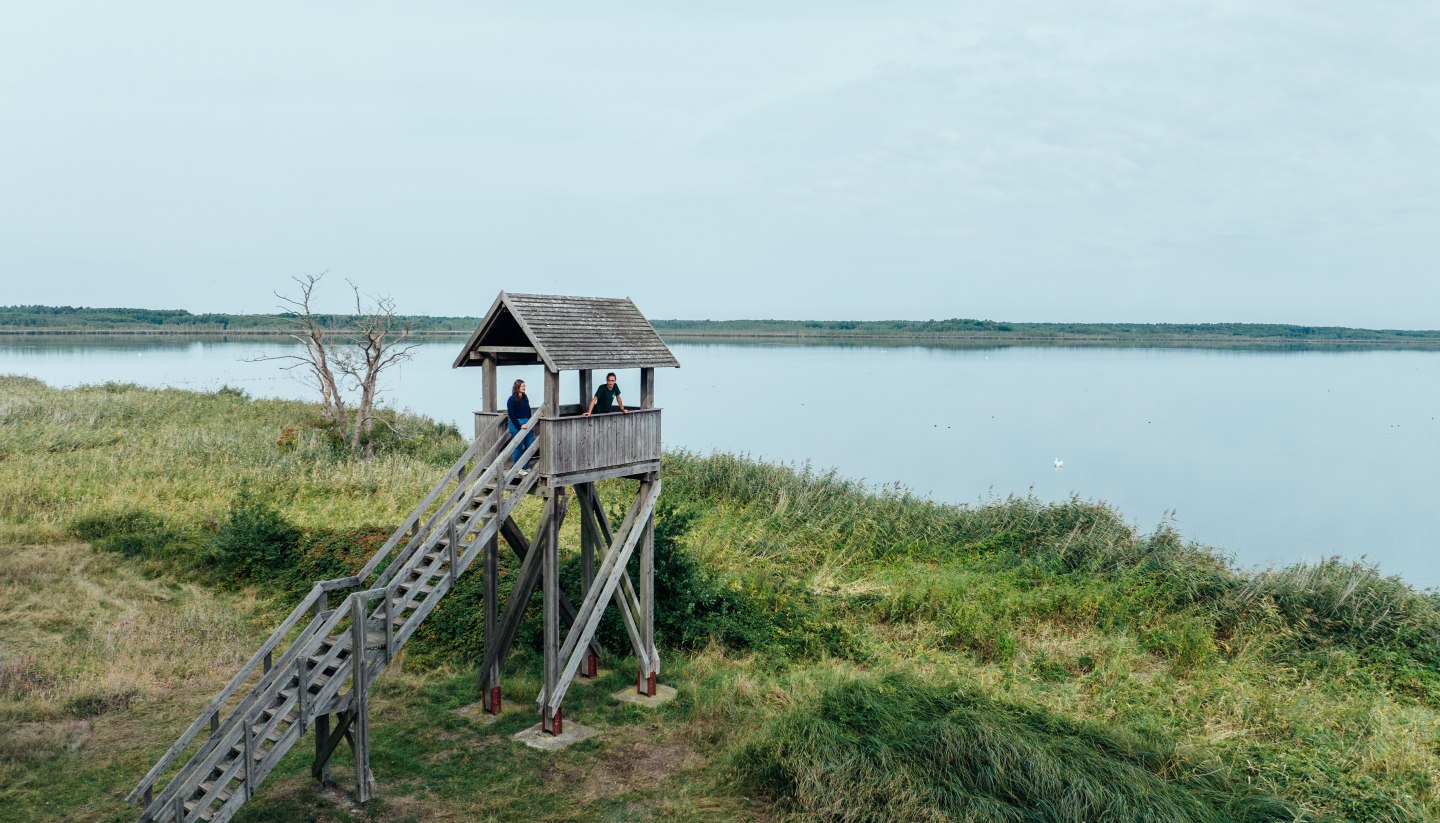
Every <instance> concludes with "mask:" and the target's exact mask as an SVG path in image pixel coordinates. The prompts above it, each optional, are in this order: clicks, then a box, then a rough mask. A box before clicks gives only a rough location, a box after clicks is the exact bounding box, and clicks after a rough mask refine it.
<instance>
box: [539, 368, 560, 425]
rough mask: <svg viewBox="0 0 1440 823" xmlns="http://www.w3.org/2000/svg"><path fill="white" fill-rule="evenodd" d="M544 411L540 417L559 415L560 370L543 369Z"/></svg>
mask: <svg viewBox="0 0 1440 823" xmlns="http://www.w3.org/2000/svg"><path fill="white" fill-rule="evenodd" d="M544 408H545V413H544V414H542V415H541V417H549V418H552V419H553V418H556V417H559V416H560V372H558V371H551V370H549V369H546V370H545V406H544Z"/></svg>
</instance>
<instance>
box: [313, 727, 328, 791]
mask: <svg viewBox="0 0 1440 823" xmlns="http://www.w3.org/2000/svg"><path fill="white" fill-rule="evenodd" d="M332 748H333V747H332V746H331V745H330V715H328V714H322V715H317V716H316V717H315V762H314V763H312V764H310V774H311V775H312V776H313V777H314V778H315V779H316V780H318V781H320V785H321V786H322V787H323V786H328V785H330V753H329V752H330V750H331V749H332Z"/></svg>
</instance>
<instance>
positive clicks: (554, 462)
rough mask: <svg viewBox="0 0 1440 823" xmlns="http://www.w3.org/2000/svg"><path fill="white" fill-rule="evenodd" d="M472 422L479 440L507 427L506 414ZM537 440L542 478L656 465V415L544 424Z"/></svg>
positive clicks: (636, 412) (479, 415)
mask: <svg viewBox="0 0 1440 823" xmlns="http://www.w3.org/2000/svg"><path fill="white" fill-rule="evenodd" d="M564 408H566V407H562V410H563V409H564ZM570 408H578V407H570ZM537 413H538V412H537ZM475 421H476V433H477V435H478V434H479V433H480V432H481V431H484V430H487V429H488V428H489V427H492V426H497V425H498V426H503V425H505V423H504V421H505V414H504V413H503V412H476V413H475ZM535 436H536V439H538V440H539V441H540V462H539V465H538V468H539V470H540V473H541V474H545V475H569V474H576V473H580V472H587V471H595V470H604V469H611V468H617V467H624V466H633V465H637V464H644V463H650V462H654V461H657V460H659V459H660V409H633V410H631V411H630V412H629V413H628V414H622V413H619V412H614V413H611V414H596V415H592V416H590V417H583V416H580V415H568V416H567V415H562V416H560V417H557V418H542V419H541V421H540V426H539V427H538V428H537V429H536V430H535Z"/></svg>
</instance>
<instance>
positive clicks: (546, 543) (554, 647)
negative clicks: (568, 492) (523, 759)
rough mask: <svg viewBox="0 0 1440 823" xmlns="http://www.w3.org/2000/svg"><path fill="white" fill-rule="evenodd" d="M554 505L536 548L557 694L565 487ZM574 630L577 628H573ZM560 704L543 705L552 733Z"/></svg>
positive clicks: (549, 685)
mask: <svg viewBox="0 0 1440 823" xmlns="http://www.w3.org/2000/svg"><path fill="white" fill-rule="evenodd" d="M554 494H555V497H556V503H555V505H553V506H551V507H550V509H551V512H552V513H553V514H552V516H553V518H554V521H553V522H552V523H551V525H550V529H549V531H548V532H547V533H546V535H545V539H544V540H542V541H540V543H539V546H538V547H537V548H538V549H539V550H540V552H541V553H542V554H543V555H544V556H543V557H542V558H541V568H542V573H541V587H542V589H543V592H542V598H543V599H542V603H541V605H542V607H543V609H542V610H543V616H542V619H543V621H544V629H545V640H544V655H545V693H546V694H555V693H556V688H555V687H556V684H558V683H559V682H560V523H561V521H562V519H563V518H564V517H565V487H564V486H560V487H558V488H556V489H555V490H554ZM571 631H574V628H573V627H572V628H571ZM559 715H560V704H559V702H558V701H553V700H552V701H550V704H549V705H548V706H541V708H540V727H541V729H543V730H544V731H547V732H549V733H550V734H559V733H560V731H561V729H560V723H559V722H558V719H559V717H558V716H559Z"/></svg>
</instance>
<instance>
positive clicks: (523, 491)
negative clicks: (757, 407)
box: [128, 292, 680, 823]
mask: <svg viewBox="0 0 1440 823" xmlns="http://www.w3.org/2000/svg"><path fill="white" fill-rule="evenodd" d="M515 365H528V366H536V365H543V366H544V367H545V385H544V395H543V398H544V399H543V402H542V403H541V404H540V405H539V406H538V408H535V409H534V410H533V411H534V413H533V414H532V416H531V417H530V419H529V422H527V423H526V424H525V426H524V427H523V428H521V429H520V430H519V431H517V432H514V433H512V432H511V431H510V430H509V426H508V423H507V417H506V415H505V414H504V413H502V412H500V411H499V408H500V399H501V398H500V395H499V391H498V383H497V380H498V376H497V369H498V367H500V366H515ZM679 365H680V364H679V363H678V362H677V361H676V360H675V356H674V355H673V354H671V353H670V349H669V348H667V347H666V346H665V343H664V342H663V341H662V340H661V339H660V336H659V335H658V334H656V333H655V329H654V328H652V327H651V326H650V323H649V322H648V321H646V320H645V318H644V317H643V316H642V315H641V314H640V312H639V310H638V309H636V308H635V304H634V303H631V302H630V301H629V300H628V299H625V300H617V299H607V298H584V297H556V296H543V295H527V294H506V293H504V292H502V293H501V294H500V296H499V297H498V298H496V300H495V303H494V305H492V306H491V307H490V311H489V312H488V313H487V314H486V315H485V320H484V322H482V323H481V324H480V327H479V328H478V329H476V330H475V333H474V334H472V335H471V336H470V339H469V340H468V341H466V343H465V348H464V349H463V350H462V351H461V352H460V355H459V357H458V358H457V359H456V360H455V366H457V367H461V366H478V367H480V368H481V370H482V375H483V388H482V393H481V408H480V410H479V411H477V412H476V413H475V439H474V441H473V442H471V444H470V446H469V448H467V449H466V450H465V452H464V453H463V454H462V455H460V458H459V459H458V460H456V461H455V464H454V465H452V466H451V467H450V468H449V469H446V471H445V473H444V474H443V475H441V476H440V478H439V480H438V481H437V483H436V484H435V487H434V488H433V489H431V490H430V493H429V494H428V495H427V496H426V497H425V499H424V500H422V501H420V503H419V504H418V505H416V506H415V508H414V509H413V510H411V512H410V514H408V515H407V516H406V517H405V519H404V520H403V521H401V523H400V526H399V528H397V529H396V530H395V532H394V534H392V535H391V536H390V539H389V540H387V541H386V542H385V545H383V546H381V547H380V549H379V550H378V551H376V552H375V554H374V555H373V556H372V557H371V558H370V560H369V561H368V562H367V563H366V564H365V566H364V567H363V568H361V569H360V570H359V571H358V572H356V573H355V574H352V575H350V576H348V577H339V578H335V579H333V580H319V581H316V582H315V584H314V586H312V587H311V589H310V592H309V594H307V595H306V596H305V597H304V598H302V599H301V601H300V603H299V604H297V605H296V606H295V608H294V609H293V610H292V611H291V612H290V614H289V616H288V617H286V618H285V619H284V620H283V621H282V622H281V623H280V625H279V626H278V627H277V628H276V629H275V631H274V632H273V633H272V634H271V635H270V637H269V639H267V640H266V641H265V642H264V643H262V644H261V646H260V648H259V649H257V650H256V651H255V654H254V655H253V656H252V657H251V658H250V660H249V661H248V662H247V663H246V664H245V665H244V666H242V667H241V668H240V671H238V672H236V673H235V676H234V677H233V678H232V679H231V680H230V683H229V684H228V685H226V686H225V688H224V689H222V690H221V691H220V693H219V694H217V695H216V696H215V697H214V699H212V700H211V701H210V703H209V705H207V706H206V707H205V709H204V710H203V711H201V712H200V715H199V716H198V717H196V718H195V720H194V722H192V723H191V724H190V726H189V728H187V729H186V730H185V731H184V732H182V733H181V734H180V737H179V738H178V739H177V740H176V741H175V743H174V744H173V745H172V746H171V747H170V749H169V750H168V751H166V752H165V753H164V755H162V756H161V757H160V760H159V761H158V762H157V763H156V764H155V765H154V766H153V767H152V768H151V769H150V771H149V772H148V773H147V774H146V775H145V776H144V777H143V778H142V779H141V780H140V783H139V785H137V786H136V787H135V789H134V791H132V792H131V793H130V795H129V797H128V799H129V800H130V801H131V802H133V803H136V804H137V805H139V806H140V807H141V812H140V817H139V821H140V823H145V822H146V821H163V823H193V822H194V821H210V823H224V821H226V820H229V819H230V818H231V817H232V816H234V814H235V813H236V812H237V811H239V809H240V807H241V806H243V805H244V804H245V803H246V802H247V801H248V800H249V799H250V798H251V797H253V796H254V794H255V791H256V790H257V788H258V787H259V785H260V784H261V783H262V782H263V781H264V780H265V778H266V777H267V776H269V774H270V772H271V771H272V770H273V769H274V768H275V767H276V765H278V764H279V762H280V760H281V758H283V757H284V756H285V753H286V752H288V751H289V750H290V749H291V748H293V747H294V745H295V744H296V743H297V742H298V741H299V740H300V738H301V737H303V736H304V735H305V734H306V733H307V732H313V735H312V736H313V737H314V739H315V759H314V761H313V762H312V765H311V774H312V775H314V776H315V778H316V779H318V780H319V781H321V782H322V783H326V782H328V781H329V779H330V761H331V758H332V756H333V755H334V753H335V751H336V749H337V748H338V747H339V746H340V744H341V743H342V742H343V743H347V744H349V746H350V748H351V749H352V750H353V751H354V753H355V772H356V774H355V796H356V799H357V800H359V801H360V802H362V803H363V802H366V801H368V800H369V799H370V798H371V796H372V794H373V792H374V778H373V777H372V775H371V771H370V731H369V730H370V719H369V715H370V712H369V703H370V698H369V695H370V688H371V684H372V683H373V682H374V680H375V678H376V677H378V676H379V675H380V674H381V673H382V672H384V670H385V669H386V667H388V666H389V665H390V663H391V662H392V661H393V660H394V659H395V656H396V655H397V654H399V652H400V650H401V649H403V648H404V646H405V643H406V642H407V641H408V640H409V639H410V638H411V637H412V636H413V635H414V633H415V631H416V629H418V628H419V627H420V624H421V623H423V622H424V620H425V618H426V617H428V616H429V614H430V612H431V611H433V610H434V608H435V606H436V605H438V604H439V602H440V600H441V599H443V598H444V597H445V595H446V594H448V593H449V592H450V590H451V589H452V588H454V586H455V584H456V582H457V581H458V580H459V578H460V577H461V575H463V574H465V573H466V572H467V571H468V570H469V569H470V568H472V567H473V566H474V565H475V561H476V560H477V559H480V560H482V564H481V565H482V566H483V574H484V578H485V656H484V659H483V660H482V661H481V664H480V677H479V680H480V689H481V694H482V699H483V701H484V707H485V710H486V711H489V712H491V713H497V712H499V711H500V699H501V691H500V664H501V663H502V662H503V661H504V659H505V655H506V653H507V652H508V651H509V649H510V646H511V644H512V643H513V642H514V640H515V634H516V631H517V630H518V629H519V627H520V618H521V616H522V615H523V614H524V612H525V606H526V603H527V602H528V601H529V600H530V597H531V596H532V594H533V593H534V590H535V588H536V587H537V585H538V586H539V588H540V589H541V593H542V597H543V600H544V623H545V682H544V686H543V688H542V689H541V692H540V694H539V696H538V697H537V698H536V705H537V709H538V711H539V714H540V723H539V726H540V731H541V733H542V734H551V735H558V734H560V733H561V731H562V724H563V722H564V718H563V711H562V705H563V703H564V700H565V693H566V691H567V690H568V689H569V688H570V684H571V682H572V681H573V680H574V678H575V677H577V676H590V677H593V676H594V675H595V667H596V657H597V655H599V654H600V648H599V646H598V645H597V644H596V642H595V629H596V628H597V627H598V626H599V625H600V618H601V617H602V616H603V614H604V612H605V609H606V608H607V607H608V606H609V604H611V603H614V605H615V607H616V608H617V609H618V610H619V612H620V617H621V619H622V620H623V621H624V623H625V630H626V632H627V634H628V635H629V638H630V644H631V646H632V648H633V649H634V652H635V657H636V659H637V661H639V665H638V673H637V676H636V688H637V689H638V690H639V692H640V693H641V694H645V695H650V696H652V697H653V696H654V695H655V692H656V683H655V678H656V675H657V674H658V673H659V671H660V657H659V655H658V654H657V653H656V650H655V637H654V625H655V623H654V614H655V597H654V591H655V588H654V513H655V502H656V500H658V499H659V497H660V409H658V408H656V407H655V369H657V368H662V367H666V366H679ZM622 369H639V370H640V392H639V394H640V403H639V407H638V408H636V409H634V410H633V411H630V412H629V413H628V414H603V415H595V416H592V417H585V416H582V414H581V413H582V412H583V411H584V409H583V408H580V407H576V406H561V405H560V403H559V396H560V375H561V372H564V371H573V372H575V373H576V375H577V378H578V380H579V386H580V397H581V401H582V403H583V402H585V401H587V400H588V399H589V397H590V392H591V389H592V388H594V380H593V375H594V373H595V372H596V371H597V370H606V371H610V370H622ZM602 374H603V372H602ZM632 400H633V396H632ZM529 435H534V437H533V439H532V440H529V441H527V437H528V436H529ZM606 479H620V480H631V481H635V483H636V486H637V489H636V492H635V497H634V499H633V501H632V502H631V503H630V507H629V510H628V511H627V513H626V515H625V519H624V522H623V523H622V524H621V525H620V527H619V528H618V529H614V530H612V529H611V525H610V521H609V519H608V517H607V516H606V514H605V510H604V506H603V505H602V503H601V500H600V494H599V492H598V491H597V489H596V486H595V484H596V482H597V481H600V480H606ZM532 494H533V495H538V496H540V497H541V498H542V499H543V500H544V506H543V510H542V514H541V518H540V522H539V523H538V525H537V526H536V528H535V530H534V533H533V534H532V535H530V536H528V537H527V536H526V534H525V532H524V530H522V529H521V528H520V526H519V524H517V523H516V522H515V520H514V518H513V517H512V516H511V515H512V513H513V512H514V510H515V508H516V506H518V505H519V503H520V502H521V501H522V500H524V499H525V498H526V497H527V496H528V495H532ZM571 497H574V498H575V501H576V506H577V508H578V509H579V513H580V526H581V528H580V534H581V542H580V552H581V567H582V589H581V599H580V603H579V605H575V604H573V603H571V602H570V601H569V600H568V599H566V597H565V595H564V593H563V592H562V591H561V590H560V553H559V551H560V539H559V536H560V527H561V524H562V523H564V520H565V516H566V513H567V511H568V510H569V507H570V504H569V499H570V498H571ZM502 537H503V538H504V540H505V542H506V543H507V544H509V545H510V547H511V549H512V550H513V551H514V552H515V554H516V555H517V556H518V557H519V558H520V561H521V562H520V571H519V574H518V576H517V579H516V581H515V585H514V586H513V587H512V589H511V593H510V597H509V599H508V600H507V601H506V603H505V604H504V613H503V615H502V614H501V604H500V598H499V592H498V587H497V585H496V578H497V570H498V565H499V543H500V538H502ZM637 550H638V551H639V554H640V557H639V563H638V566H639V572H638V580H632V579H631V578H630V574H629V571H628V566H629V565H630V560H631V557H632V555H634V554H635V552H636V551H637ZM597 561H598V562H597ZM562 618H563V622H562Z"/></svg>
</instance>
